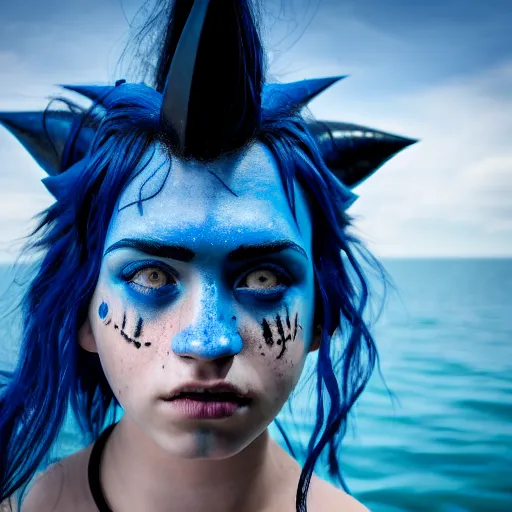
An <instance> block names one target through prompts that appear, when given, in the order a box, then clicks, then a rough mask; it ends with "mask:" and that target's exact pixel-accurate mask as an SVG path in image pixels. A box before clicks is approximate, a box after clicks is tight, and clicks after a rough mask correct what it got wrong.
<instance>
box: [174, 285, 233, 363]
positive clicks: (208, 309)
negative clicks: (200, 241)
mask: <svg viewBox="0 0 512 512" xmlns="http://www.w3.org/2000/svg"><path fill="white" fill-rule="evenodd" d="M230 309H231V308H230V305H229V304H228V303H227V300H226V299H225V298H223V297H221V294H220V293H219V291H218V289H217V287H216V286H215V285H207V286H205V287H204V290H203V293H202V299H201V301H200V306H199V312H198V315H197V317H196V320H195V321H194V323H193V324H191V325H189V326H188V327H187V328H185V329H184V330H182V331H180V332H179V333H177V334H176V336H174V338H173V339H172V341H171V348H172V350H173V352H174V353H175V354H176V355H179V356H182V357H192V358H194V359H207V360H212V359H219V358H226V357H231V356H235V355H236V354H238V353H240V352H241V350H242V346H243V342H242V338H241V336H240V334H238V331H237V329H236V323H235V321H234V319H233V317H232V315H231V314H229V312H230Z"/></svg>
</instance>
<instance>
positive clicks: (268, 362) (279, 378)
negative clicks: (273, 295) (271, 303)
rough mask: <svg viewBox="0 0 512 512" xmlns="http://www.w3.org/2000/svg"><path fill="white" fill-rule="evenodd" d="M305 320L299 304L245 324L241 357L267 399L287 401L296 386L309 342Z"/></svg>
mask: <svg viewBox="0 0 512 512" xmlns="http://www.w3.org/2000/svg"><path fill="white" fill-rule="evenodd" d="M308 316H311V315H309V314H308V311H307V310H305V308H304V307H303V305H301V304H300V303H299V304H296V305H294V306H290V307H283V308H282V309H280V310H279V311H273V312H272V313H267V314H265V315H262V316H261V318H259V319H257V318H254V317H252V316H251V318H250V319H247V320H246V322H244V327H243V329H241V331H240V333H241V335H242V338H243V340H244V355H245V357H246V358H248V359H250V360H251V363H250V366H251V367H252V368H254V371H255V373H256V375H257V379H258V381H259V383H260V385H261V387H262V390H264V391H265V395H266V396H273V397H274V398H275V399H281V398H282V396H283V395H286V396H285V397H284V400H286V398H287V397H288V395H289V393H290V392H291V391H292V389H293V387H294V386H295V385H296V383H297V382H298V379H299V377H300V374H301V372H302V368H303V366H304V362H305V358H306V355H307V350H306V346H307V344H308V342H309V340H308V339H307V336H306V335H305V333H307V332H308V329H309V324H311V321H308ZM306 324H307V325H306ZM284 400H283V401H284Z"/></svg>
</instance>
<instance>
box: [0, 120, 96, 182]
mask: <svg viewBox="0 0 512 512" xmlns="http://www.w3.org/2000/svg"><path fill="white" fill-rule="evenodd" d="M78 117H79V116H78V115H77V114H73V113H71V112H51V111H47V112H0V124H3V125H4V126H5V127H6V128H7V129H8V130H9V131H10V132H11V133H12V134H13V135H14V136H15V137H16V138H17V139H18V141H19V142H20V143H21V144H22V145H23V146H24V147H25V149H26V150H27V151H28V152H29V153H30V154H31V155H32V157H33V158H34V160H35V161H36V162H37V163H38V164H39V165H40V166H41V167H42V168H43V170H44V171H45V172H47V173H48V174H49V175H50V176H53V175H56V174H58V173H59V172H61V163H62V156H63V154H64V151H65V148H66V143H67V141H68V138H69V135H70V133H71V130H72V128H73V124H74V122H75V121H76V120H77V118H78ZM93 133H94V132H93V130H92V129H90V128H84V129H82V130H81V131H80V137H78V138H77V144H76V147H75V148H74V149H75V151H76V152H77V153H85V151H86V149H87V144H88V141H89V140H92V136H93Z"/></svg>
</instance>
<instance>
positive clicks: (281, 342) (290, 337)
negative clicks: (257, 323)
mask: <svg viewBox="0 0 512 512" xmlns="http://www.w3.org/2000/svg"><path fill="white" fill-rule="evenodd" d="M285 322H286V331H288V334H286V333H285V326H284V325H283V321H282V319H281V316H280V315H277V316H276V319H275V324H276V327H277V334H278V337H277V339H276V340H274V336H273V334H272V330H271V329H270V324H269V323H268V321H267V320H266V319H263V322H262V323H261V327H262V329H263V338H264V339H265V343H266V344H267V346H269V347H273V346H274V344H275V345H278V346H280V347H281V351H280V352H279V355H278V356H277V357H276V359H281V357H283V354H284V353H285V351H286V349H287V343H288V342H289V341H294V340H295V338H296V336H297V329H298V328H299V327H300V326H299V315H298V313H295V320H294V323H293V328H292V324H291V321H290V315H289V313H288V311H286V319H285Z"/></svg>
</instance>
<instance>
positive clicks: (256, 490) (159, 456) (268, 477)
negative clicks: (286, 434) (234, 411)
mask: <svg viewBox="0 0 512 512" xmlns="http://www.w3.org/2000/svg"><path fill="white" fill-rule="evenodd" d="M102 459H103V460H102V470H101V481H102V486H103V489H104V494H105V497H106V499H107V501H108V502H109V503H110V505H111V508H112V510H153V511H155V512H169V511H170V510H175V507H176V504H179V510H180V511H183V512H196V511H202V510H206V508H207V509H208V510H209V511H210V512H220V511H222V512H232V511H233V512H234V511H240V510H244V511H247V512H250V511H253V510H263V509H265V507H266V504H267V502H268V501H269V500H270V499H271V497H272V494H273V493H274V492H275V491H276V490H277V491H278V489H279V487H280V485H281V484H282V483H283V482H282V480H283V475H284V474H286V473H287V472H286V471H283V469H284V467H285V466H288V464H289V462H288V461H287V459H288V456H287V455H286V454H285V453H284V452H283V451H282V450H281V449H280V448H279V447H278V446H277V444H276V443H274V442H273V441H272V440H271V439H270V436H269V434H268V431H267V430H265V431H264V432H263V433H262V434H261V435H260V436H259V437H258V438H257V439H255V440H254V441H253V442H252V443H251V444H250V445H249V446H247V447H246V448H245V449H243V450H242V451H241V452H239V453H238V454H236V455H234V456H232V457H229V458H226V459H220V460H219V459H217V460H211V459H186V458H182V457H178V456H174V455H170V454H168V453H166V452H165V451H164V450H163V449H162V448H161V447H159V446H158V445H157V444H156V443H155V442H154V441H153V440H152V439H150V438H148V437H147V436H146V435H145V434H144V433H143V432H142V431H141V430H140V429H139V428H138V427H137V426H136V425H135V424H134V423H132V422H130V420H128V419H126V418H125V417H123V419H122V420H121V421H120V422H119V424H118V425H117V426H116V428H115V429H114V431H113V433H112V435H111V437H110V439H109V440H108V442H107V445H106V447H105V451H104V454H103V458H102Z"/></svg>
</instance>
